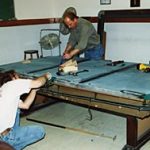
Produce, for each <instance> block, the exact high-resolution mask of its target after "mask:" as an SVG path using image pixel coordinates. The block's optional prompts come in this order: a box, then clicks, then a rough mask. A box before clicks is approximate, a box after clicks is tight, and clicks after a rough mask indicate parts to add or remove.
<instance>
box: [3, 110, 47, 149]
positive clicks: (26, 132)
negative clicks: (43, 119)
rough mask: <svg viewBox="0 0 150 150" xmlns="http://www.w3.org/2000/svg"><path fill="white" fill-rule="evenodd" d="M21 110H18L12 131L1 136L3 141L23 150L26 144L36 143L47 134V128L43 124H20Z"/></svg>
mask: <svg viewBox="0 0 150 150" xmlns="http://www.w3.org/2000/svg"><path fill="white" fill-rule="evenodd" d="M19 124H20V111H18V112H17V116H16V120H15V124H14V126H13V128H12V129H11V131H10V132H9V133H8V134H7V135H5V136H3V137H1V140H2V141H5V142H6V143H8V144H10V145H12V146H13V147H14V148H15V150H22V149H23V148H25V147H26V146H28V145H30V144H32V143H35V142H37V141H39V140H41V139H42V138H44V136H45V130H44V129H43V127H41V126H37V125H30V126H22V127H21V126H20V125H19Z"/></svg>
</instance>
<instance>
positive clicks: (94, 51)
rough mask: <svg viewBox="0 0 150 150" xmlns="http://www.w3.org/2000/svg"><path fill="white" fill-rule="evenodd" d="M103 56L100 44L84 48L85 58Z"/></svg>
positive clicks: (100, 57)
mask: <svg viewBox="0 0 150 150" xmlns="http://www.w3.org/2000/svg"><path fill="white" fill-rule="evenodd" d="M103 56H104V48H103V47H102V45H101V44H99V45H98V46H96V47H95V48H91V49H87V50H85V58H87V59H102V58H103Z"/></svg>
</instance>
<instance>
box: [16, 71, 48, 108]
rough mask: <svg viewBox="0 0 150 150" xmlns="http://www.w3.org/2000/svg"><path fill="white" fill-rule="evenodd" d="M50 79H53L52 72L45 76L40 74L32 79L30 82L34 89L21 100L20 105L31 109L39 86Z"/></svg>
mask: <svg viewBox="0 0 150 150" xmlns="http://www.w3.org/2000/svg"><path fill="white" fill-rule="evenodd" d="M50 79H51V74H50V73H46V74H44V75H43V76H40V77H38V78H37V79H35V80H32V81H31V83H30V88H31V89H32V90H31V91H30V93H29V95H28V96H27V98H26V99H25V100H24V101H20V102H19V106H18V107H19V108H21V109H29V108H30V106H31V104H32V103H33V101H34V99H35V96H36V91H37V90H38V89H37V88H40V87H41V86H43V85H44V84H45V83H46V81H47V80H50Z"/></svg>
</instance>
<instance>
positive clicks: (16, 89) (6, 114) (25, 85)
mask: <svg viewBox="0 0 150 150" xmlns="http://www.w3.org/2000/svg"><path fill="white" fill-rule="evenodd" d="M30 82H31V80H30V79H16V80H12V81H9V82H7V83H5V84H4V85H3V86H2V87H0V133H1V132H3V131H4V130H6V129H7V128H11V127H13V125H14V123H15V118H16V112H17V108H18V103H19V100H20V96H21V95H22V94H24V93H29V91H30V88H29V87H30Z"/></svg>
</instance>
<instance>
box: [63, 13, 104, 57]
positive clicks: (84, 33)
mask: <svg viewBox="0 0 150 150" xmlns="http://www.w3.org/2000/svg"><path fill="white" fill-rule="evenodd" d="M63 21H64V24H65V25H66V26H67V27H68V28H69V29H70V37H69V40H68V43H67V46H66V48H65V51H64V53H63V59H70V58H72V57H74V56H77V55H79V54H81V53H84V56H85V58H88V59H101V58H103V55H104V49H103V48H102V45H101V43H100V36H99V35H98V34H97V32H96V30H95V28H94V26H93V25H92V23H91V22H89V21H88V20H85V19H83V18H80V17H78V16H77V15H76V14H75V13H73V12H66V13H65V14H64V15H63Z"/></svg>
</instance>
